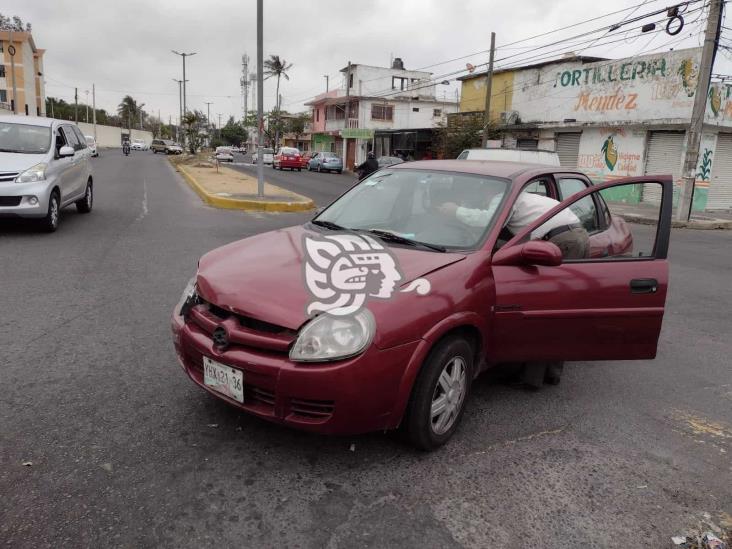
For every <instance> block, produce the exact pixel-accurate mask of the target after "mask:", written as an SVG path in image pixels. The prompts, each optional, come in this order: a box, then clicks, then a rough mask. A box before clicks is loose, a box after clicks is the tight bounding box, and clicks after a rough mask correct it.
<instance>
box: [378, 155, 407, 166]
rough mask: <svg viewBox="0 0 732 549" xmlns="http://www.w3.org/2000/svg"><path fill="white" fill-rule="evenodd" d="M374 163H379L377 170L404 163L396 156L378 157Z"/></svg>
mask: <svg viewBox="0 0 732 549" xmlns="http://www.w3.org/2000/svg"><path fill="white" fill-rule="evenodd" d="M376 161H377V162H378V163H379V168H386V167H387V166H393V165H395V164H401V163H402V162H404V160H402V159H401V158H399V157H398V156H380V157H379V158H377V159H376Z"/></svg>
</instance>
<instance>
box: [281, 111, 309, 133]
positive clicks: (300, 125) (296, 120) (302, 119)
mask: <svg viewBox="0 0 732 549" xmlns="http://www.w3.org/2000/svg"><path fill="white" fill-rule="evenodd" d="M311 120H312V116H311V115H310V113H309V112H302V113H299V114H297V115H295V116H294V117H292V118H289V119H288V120H287V124H286V129H285V131H287V132H288V133H292V134H295V139H299V138H300V136H301V135H302V134H304V133H305V126H306V125H307V124H308V122H310V121H311Z"/></svg>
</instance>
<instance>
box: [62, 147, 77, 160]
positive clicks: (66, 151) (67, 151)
mask: <svg viewBox="0 0 732 549" xmlns="http://www.w3.org/2000/svg"><path fill="white" fill-rule="evenodd" d="M75 152H76V151H74V148H73V147H69V146H68V145H64V146H63V147H61V148H60V149H59V150H58V156H59V157H60V158H66V157H67V156H74V153H75Z"/></svg>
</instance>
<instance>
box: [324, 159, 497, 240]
mask: <svg viewBox="0 0 732 549" xmlns="http://www.w3.org/2000/svg"><path fill="white" fill-rule="evenodd" d="M507 187H508V182H507V181H506V180H504V179H499V178H495V177H490V176H483V175H473V174H465V173H455V172H440V171H427V170H405V169H401V170H400V169H391V170H389V169H387V170H381V171H379V172H377V173H375V174H374V175H372V176H371V177H369V178H367V179H365V180H364V181H362V182H361V183H359V184H358V185H357V186H355V187H353V188H352V189H351V190H350V191H348V192H347V193H346V194H344V195H343V196H342V197H341V198H339V199H338V200H336V201H335V202H334V203H333V204H331V205H330V206H329V207H328V208H327V209H326V210H325V211H323V212H322V213H321V214H320V215H319V216H318V217H317V218H316V219H317V221H320V222H327V223H329V224H331V226H332V227H336V226H337V227H342V228H344V229H356V230H377V231H387V232H390V233H394V234H396V235H398V236H401V237H404V238H408V239H411V240H416V241H419V242H424V243H427V244H431V245H435V246H443V247H445V248H457V249H472V248H475V247H477V246H478V244H479V243H480V241H481V240H482V239H483V236H484V235H485V234H486V232H487V231H488V229H489V228H490V226H491V225H492V223H493V220H494V219H495V217H496V214H497V212H499V211H500V205H501V204H502V201H503V198H504V197H505V194H506V189H507ZM457 208H463V209H464V210H463V213H465V212H466V211H469V215H461V217H460V219H466V218H471V219H472V221H471V223H470V224H469V225H468V224H466V223H465V222H463V221H460V220H459V219H458V217H457V215H456V213H457Z"/></svg>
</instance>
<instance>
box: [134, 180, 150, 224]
mask: <svg viewBox="0 0 732 549" xmlns="http://www.w3.org/2000/svg"><path fill="white" fill-rule="evenodd" d="M147 214H148V209H147V178H145V177H143V178H142V212H140V215H138V216H137V219H136V220H135V221H142V220H143V219H144V218H145V216H146V215H147Z"/></svg>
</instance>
